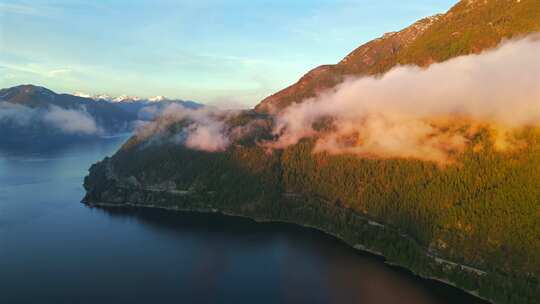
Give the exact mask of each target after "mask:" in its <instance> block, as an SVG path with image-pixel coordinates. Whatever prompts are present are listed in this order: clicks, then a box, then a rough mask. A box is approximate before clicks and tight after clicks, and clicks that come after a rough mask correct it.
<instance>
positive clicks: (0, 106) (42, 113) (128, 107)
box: [0, 85, 202, 146]
mask: <svg viewBox="0 0 540 304" xmlns="http://www.w3.org/2000/svg"><path fill="white" fill-rule="evenodd" d="M170 104H179V105H181V106H183V107H186V108H191V109H194V108H199V107H201V106H202V105H201V104H198V103H196V102H193V101H184V100H175V99H168V98H165V97H163V96H158V97H155V98H150V99H142V98H137V97H128V96H120V97H117V98H110V97H108V96H104V95H99V96H90V95H86V94H81V93H76V94H73V95H72V94H58V93H55V92H53V91H51V90H49V89H47V88H44V87H40V86H35V85H20V86H15V87H11V88H6V89H2V90H0V136H2V142H1V143H0V146H12V145H19V144H22V145H27V144H32V145H34V144H35V145H39V144H46V143H48V144H51V145H55V144H60V143H64V142H69V141H73V140H81V139H87V138H95V137H98V136H105V135H114V134H118V133H123V132H131V131H132V130H133V129H134V128H135V127H136V126H137V125H138V124H140V123H143V122H145V121H150V120H153V119H154V118H155V117H156V116H157V115H159V114H160V113H161V112H162V111H163V110H164V109H165V108H166V107H167V106H168V105H170Z"/></svg>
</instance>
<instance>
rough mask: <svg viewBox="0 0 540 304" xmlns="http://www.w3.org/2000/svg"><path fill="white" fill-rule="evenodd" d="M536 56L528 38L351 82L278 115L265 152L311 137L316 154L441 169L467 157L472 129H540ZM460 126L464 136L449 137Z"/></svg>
mask: <svg viewBox="0 0 540 304" xmlns="http://www.w3.org/2000/svg"><path fill="white" fill-rule="evenodd" d="M539 54H540V38H539V37H538V36H530V37H528V38H524V39H521V40H514V41H507V42H505V43H503V44H502V45H501V46H500V47H498V48H496V49H494V50H490V51H486V52H484V53H482V54H478V55H469V56H463V57H458V58H455V59H451V60H448V61H446V62H443V63H438V64H433V65H431V66H430V67H429V68H427V69H422V68H419V67H415V66H400V67H396V68H394V69H393V70H391V71H389V72H388V73H386V74H385V75H383V76H381V77H363V78H349V79H347V80H346V81H345V82H343V83H342V84H340V85H338V86H337V87H335V88H334V89H331V90H329V91H326V92H323V93H321V94H319V95H318V96H317V97H315V98H311V99H308V100H304V101H303V102H301V103H297V104H293V105H291V106H289V107H287V108H285V109H283V110H282V111H281V112H280V113H278V114H277V116H276V119H275V125H274V128H273V133H274V135H275V136H276V138H277V139H276V140H275V141H271V142H267V143H266V144H265V146H267V147H270V148H285V147H287V146H289V145H293V144H296V143H297V142H298V141H299V140H301V139H303V138H310V137H315V138H317V140H316V146H315V150H314V152H320V151H326V152H330V153H353V154H357V155H360V156H365V157H381V158H396V157H398V158H417V159H422V160H428V161H436V162H444V161H446V160H447V159H448V157H449V155H451V154H452V153H454V152H459V151H461V150H463V149H464V147H465V146H466V145H467V143H468V142H469V137H468V136H467V134H468V133H470V132H474V128H475V125H477V124H488V125H492V126H496V127H497V129H499V130H502V129H507V130H511V129H513V128H518V127H522V126H530V125H533V126H535V125H538V124H539V123H540V57H539ZM323 121H324V122H326V124H323V125H324V126H326V127H324V128H323V129H321V127H320V126H321V122H323ZM460 121H461V122H463V121H466V122H467V123H464V125H467V126H468V128H469V129H467V130H465V131H463V130H460V131H458V130H453V129H455V128H457V127H458V126H459V122H460ZM499 127H500V128H499Z"/></svg>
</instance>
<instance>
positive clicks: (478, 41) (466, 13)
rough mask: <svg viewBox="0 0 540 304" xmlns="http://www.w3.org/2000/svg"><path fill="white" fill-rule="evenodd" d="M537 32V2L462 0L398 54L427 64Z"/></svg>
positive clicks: (539, 11)
mask: <svg viewBox="0 0 540 304" xmlns="http://www.w3.org/2000/svg"><path fill="white" fill-rule="evenodd" d="M538 31H540V1H538V0H520V1H516V0H491V1H485V2H484V1H470V3H469V1H461V2H460V3H458V4H457V5H456V6H454V7H453V8H452V9H451V10H450V11H449V12H448V13H447V14H446V15H444V17H443V18H441V19H440V20H438V21H437V22H435V23H434V24H433V25H432V26H430V27H429V28H428V29H427V30H426V32H424V33H423V34H422V35H421V36H419V37H418V38H417V39H416V40H415V41H414V42H413V43H412V44H411V45H410V46H409V47H407V48H405V49H404V50H403V51H402V52H401V53H400V54H399V55H398V62H399V63H400V64H417V65H427V64H429V63H432V62H441V61H444V60H447V59H449V58H453V57H457V56H460V55H467V54H471V53H478V52H480V51H482V50H485V49H488V48H492V47H495V46H496V45H498V44H499V43H500V42H501V40H502V39H510V38H515V37H516V36H522V35H526V34H529V33H534V32H538Z"/></svg>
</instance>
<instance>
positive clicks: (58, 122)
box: [0, 101, 102, 135]
mask: <svg viewBox="0 0 540 304" xmlns="http://www.w3.org/2000/svg"><path fill="white" fill-rule="evenodd" d="M0 123H3V124H8V126H16V127H21V128H23V127H33V128H35V127H36V126H38V125H40V124H43V125H44V126H45V127H50V128H54V129H56V130H59V131H60V132H62V133H64V134H78V135H94V134H100V133H102V130H101V129H100V128H99V127H98V126H97V124H96V121H95V120H94V118H93V117H92V116H91V115H90V114H88V112H86V110H85V109H84V108H80V109H63V108H60V107H57V106H49V107H48V108H45V109H42V108H30V107H27V106H23V105H19V104H13V103H9V102H5V101H0Z"/></svg>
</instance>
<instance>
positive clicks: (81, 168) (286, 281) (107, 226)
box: [0, 138, 480, 304]
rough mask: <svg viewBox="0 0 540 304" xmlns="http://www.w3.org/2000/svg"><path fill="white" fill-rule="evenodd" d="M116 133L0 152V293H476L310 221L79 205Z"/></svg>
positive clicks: (269, 297)
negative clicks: (367, 250)
mask: <svg viewBox="0 0 540 304" xmlns="http://www.w3.org/2000/svg"><path fill="white" fill-rule="evenodd" d="M124 139H125V138H116V139H106V140H102V141H98V142H94V143H89V144H85V145H79V146H72V147H69V148H65V149H58V150H55V151H48V152H40V153H32V152H24V153H21V152H17V153H14V152H3V153H2V154H0V303H155V302H159V303H364V304H374V303H404V304H407V303H414V304H423V303H480V302H479V301H478V300H476V299H474V298H472V297H470V296H468V295H466V294H465V293H463V292H461V291H459V290H457V289H454V288H451V287H447V286H445V285H442V284H440V283H435V282H432V281H426V280H421V279H419V278H417V277H415V276H413V275H411V274H409V273H407V272H406V271H403V270H400V269H396V268H392V267H389V266H386V265H385V264H384V263H383V262H382V260H381V259H380V258H377V257H373V256H371V255H367V254H362V253H359V252H357V251H355V250H353V249H351V248H350V247H348V246H346V245H344V244H343V243H341V242H339V241H338V240H336V239H334V238H332V237H330V236H327V235H325V234H323V233H320V232H317V231H314V230H311V229H305V228H300V227H297V226H294V225H287V224H257V223H255V222H253V221H250V220H247V219H242V218H234V217H225V216H219V215H201V214H190V213H176V212H167V211H159V210H150V209H130V210H127V209H126V210H119V209H116V210H104V209H99V208H90V207H87V206H85V205H83V204H81V203H79V201H80V199H81V198H82V197H83V194H84V190H83V188H82V186H81V184H82V178H83V177H84V175H85V174H86V173H87V170H88V167H89V166H90V165H91V164H92V163H94V162H95V161H97V160H100V159H102V158H103V157H104V156H106V155H110V154H112V153H113V152H114V151H115V150H116V149H117V148H118V146H119V145H120V144H121V142H122V140H124Z"/></svg>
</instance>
